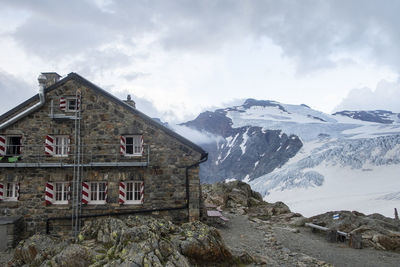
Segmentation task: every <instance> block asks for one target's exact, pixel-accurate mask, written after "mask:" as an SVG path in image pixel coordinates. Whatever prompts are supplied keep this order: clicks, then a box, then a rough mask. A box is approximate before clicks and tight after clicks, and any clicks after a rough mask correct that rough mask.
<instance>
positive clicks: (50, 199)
mask: <svg viewBox="0 0 400 267" xmlns="http://www.w3.org/2000/svg"><path fill="white" fill-rule="evenodd" d="M44 200H45V203H46V205H51V204H53V203H54V201H55V200H56V195H55V192H54V184H53V183H46V192H45V196H44Z"/></svg>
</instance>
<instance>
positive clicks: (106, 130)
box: [0, 80, 201, 233]
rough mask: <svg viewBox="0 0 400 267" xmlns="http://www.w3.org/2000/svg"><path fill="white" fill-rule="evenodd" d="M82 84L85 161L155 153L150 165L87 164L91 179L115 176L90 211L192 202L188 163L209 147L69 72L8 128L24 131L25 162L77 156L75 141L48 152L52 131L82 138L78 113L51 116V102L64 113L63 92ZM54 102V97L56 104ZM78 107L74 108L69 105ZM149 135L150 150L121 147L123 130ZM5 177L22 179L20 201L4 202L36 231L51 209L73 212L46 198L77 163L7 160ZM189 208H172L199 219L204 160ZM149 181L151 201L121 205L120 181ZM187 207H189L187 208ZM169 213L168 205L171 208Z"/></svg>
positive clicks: (0, 206) (3, 207)
mask: <svg viewBox="0 0 400 267" xmlns="http://www.w3.org/2000/svg"><path fill="white" fill-rule="evenodd" d="M77 88H79V89H80V92H81V96H82V101H81V111H82V120H81V136H82V137H81V142H82V147H83V148H82V153H83V163H89V162H90V161H98V162H121V161H123V162H135V161H142V162H143V161H147V156H148V157H149V164H148V166H145V167H85V168H83V173H82V179H83V181H108V203H107V204H105V205H87V206H84V207H83V208H82V214H98V213H108V212H118V211H124V210H137V209H157V208H175V207H181V206H184V205H186V183H185V180H186V174H185V170H186V167H187V166H189V165H192V164H194V163H196V162H198V161H199V160H200V157H201V153H200V152H198V151H195V150H194V149H193V148H191V147H189V146H187V145H185V144H183V143H182V142H180V140H178V139H177V138H175V137H173V136H172V135H171V134H169V133H168V132H166V131H164V130H162V128H160V127H158V126H156V125H154V124H152V123H149V122H148V121H147V119H146V118H143V116H139V115H137V114H133V113H132V112H131V111H129V108H128V107H126V106H124V105H119V104H118V103H116V102H115V101H112V100H110V99H109V98H108V97H105V96H104V95H101V94H98V93H96V91H94V90H93V89H91V88H90V87H86V86H83V85H82V84H81V83H80V82H79V81H76V80H69V81H67V82H66V83H64V84H62V85H61V86H60V87H58V88H55V89H54V90H51V91H50V92H49V93H47V94H46V103H45V105H44V106H43V107H42V108H41V109H40V110H38V111H36V112H34V113H32V114H30V115H28V116H27V117H25V118H23V119H21V120H19V121H17V122H16V123H14V124H13V125H11V126H9V127H8V128H7V129H4V130H0V135H10V134H17V135H22V137H23V138H22V142H23V148H22V149H23V152H22V160H21V161H20V162H35V161H40V162H59V161H60V160H62V161H63V162H64V163H73V156H72V155H73V153H74V151H73V146H72V147H71V151H70V155H69V156H68V157H67V158H57V157H47V156H45V153H44V142H45V137H46V135H68V136H69V137H70V141H71V144H73V143H74V141H75V140H74V133H75V131H74V129H75V124H74V120H54V119H51V118H50V117H49V114H50V112H51V106H53V113H54V114H62V113H64V112H63V111H61V110H60V108H59V97H60V96H75V94H76V90H77ZM51 102H53V105H51ZM69 115H73V113H69ZM124 134H141V135H143V139H144V144H145V145H146V147H148V149H149V154H148V153H147V149H146V150H145V155H144V156H143V157H129V158H126V157H123V156H121V155H120V154H119V140H120V136H121V135H124ZM0 170H1V172H0V182H3V183H6V182H19V183H20V198H19V201H16V202H5V201H3V202H0V213H1V214H6V215H23V216H24V218H25V222H26V229H27V231H28V233H33V232H35V231H40V232H43V231H44V229H45V221H46V219H47V218H49V217H57V216H70V215H71V205H69V204H68V205H67V204H66V205H49V206H45V205H44V203H45V201H44V197H45V185H46V182H57V181H60V182H61V181H63V182H66V181H71V180H72V177H73V168H1V167H0ZM188 173H189V188H190V194H189V195H190V200H189V207H190V208H189V212H188V211H187V210H182V211H173V212H170V214H171V218H173V219H175V220H179V219H182V217H184V220H187V219H188V218H189V219H190V220H195V219H198V216H199V190H200V188H199V186H200V184H199V167H198V166H196V167H194V168H191V169H190V170H189V172H188ZM127 180H135V181H136V180H140V181H144V188H145V189H144V204H143V205H141V204H139V205H119V204H118V193H119V189H118V186H119V182H120V181H127ZM182 212H183V213H182ZM164 213H165V212H164Z"/></svg>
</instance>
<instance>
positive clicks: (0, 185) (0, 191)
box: [0, 184, 4, 201]
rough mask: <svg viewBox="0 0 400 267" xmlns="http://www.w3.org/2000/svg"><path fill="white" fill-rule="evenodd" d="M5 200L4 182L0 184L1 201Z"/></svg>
mask: <svg viewBox="0 0 400 267" xmlns="http://www.w3.org/2000/svg"><path fill="white" fill-rule="evenodd" d="M2 200H4V184H0V201H2Z"/></svg>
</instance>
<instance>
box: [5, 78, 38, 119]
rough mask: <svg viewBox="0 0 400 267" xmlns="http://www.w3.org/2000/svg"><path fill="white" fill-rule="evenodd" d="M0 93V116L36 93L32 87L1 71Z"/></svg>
mask: <svg viewBox="0 0 400 267" xmlns="http://www.w3.org/2000/svg"><path fill="white" fill-rule="evenodd" d="M37 88H39V87H37ZM0 92H1V99H2V100H3V101H2V104H1V106H0V114H3V113H5V112H7V111H8V110H10V109H12V108H14V107H15V106H16V105H17V104H19V103H22V102H23V101H25V100H26V99H27V98H28V97H31V96H33V95H34V94H36V93H37V91H36V92H35V88H34V87H33V86H32V85H30V84H28V83H26V82H25V81H23V80H22V79H19V78H18V77H16V76H14V75H11V74H9V73H7V72H5V71H2V70H0Z"/></svg>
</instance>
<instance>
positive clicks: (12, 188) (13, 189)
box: [4, 183, 18, 201]
mask: <svg viewBox="0 0 400 267" xmlns="http://www.w3.org/2000/svg"><path fill="white" fill-rule="evenodd" d="M5 189H6V190H5V198H4V200H5V201H17V200H18V184H17V183H7V184H6V188H5Z"/></svg>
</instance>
